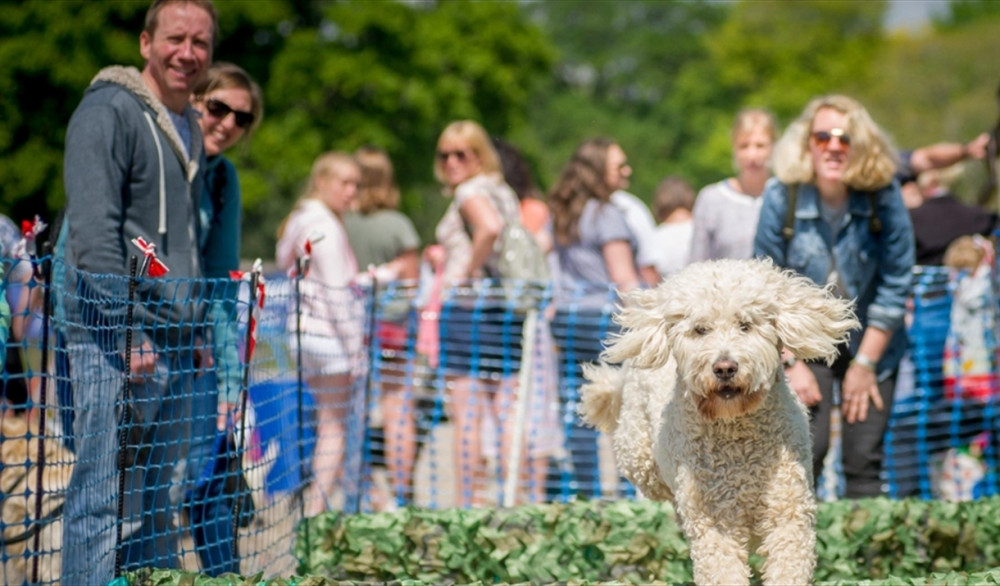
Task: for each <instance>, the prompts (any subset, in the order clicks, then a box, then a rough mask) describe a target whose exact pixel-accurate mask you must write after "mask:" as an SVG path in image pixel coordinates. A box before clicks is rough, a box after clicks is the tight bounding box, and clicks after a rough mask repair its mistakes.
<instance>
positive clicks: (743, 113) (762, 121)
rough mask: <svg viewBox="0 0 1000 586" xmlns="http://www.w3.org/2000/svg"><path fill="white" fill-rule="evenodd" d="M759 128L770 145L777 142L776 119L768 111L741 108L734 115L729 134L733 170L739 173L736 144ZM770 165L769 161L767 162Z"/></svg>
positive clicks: (778, 135) (778, 134)
mask: <svg viewBox="0 0 1000 586" xmlns="http://www.w3.org/2000/svg"><path fill="white" fill-rule="evenodd" d="M757 128H761V129H763V130H764V132H765V133H767V137H768V138H769V139H770V141H771V144H772V145H773V144H774V143H776V142H778V138H779V137H780V133H779V132H778V119H777V118H775V117H774V114H772V113H771V111H770V110H767V109H765V108H743V109H742V110H740V111H739V112H737V113H736V118H735V119H734V120H733V128H732V129H731V130H730V132H729V141H730V144H732V145H733V169H735V170H736V172H737V173H739V172H740V166H739V164H738V163H737V162H736V143H737V142H738V141H739V140H740V137H741V136H743V135H744V134H746V133H748V132H750V131H752V130H755V129H757ZM769 164H770V161H769Z"/></svg>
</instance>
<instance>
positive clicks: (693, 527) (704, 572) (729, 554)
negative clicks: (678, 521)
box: [684, 515, 750, 586]
mask: <svg viewBox="0 0 1000 586" xmlns="http://www.w3.org/2000/svg"><path fill="white" fill-rule="evenodd" d="M685 518H693V519H698V516H697V515H691V516H688V515H685ZM707 521H708V520H707V519H700V523H699V522H698V521H695V522H692V523H688V524H687V525H688V526H687V527H685V530H684V533H685V534H687V535H688V540H689V541H690V542H691V561H692V562H693V564H694V582H695V584H698V585H699V586H707V585H726V586H746V585H748V584H750V565H749V564H748V562H747V558H748V550H747V548H748V541H749V538H748V536H747V535H745V534H744V532H742V531H734V530H733V529H732V528H729V527H727V528H723V527H720V526H718V525H715V524H708V523H707Z"/></svg>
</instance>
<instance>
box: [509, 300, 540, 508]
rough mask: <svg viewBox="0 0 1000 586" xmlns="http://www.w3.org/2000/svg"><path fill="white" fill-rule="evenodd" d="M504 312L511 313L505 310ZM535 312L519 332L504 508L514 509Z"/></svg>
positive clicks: (530, 376)
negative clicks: (515, 389) (519, 368)
mask: <svg viewBox="0 0 1000 586" xmlns="http://www.w3.org/2000/svg"><path fill="white" fill-rule="evenodd" d="M507 311H511V309H510V308H509V307H508V309H507ZM537 322H538V310H537V309H535V308H531V309H529V310H528V315H527V316H526V317H525V318H524V325H523V327H522V329H521V370H520V372H518V374H517V404H516V405H515V407H514V437H513V438H512V442H513V444H512V445H511V448H510V455H509V458H510V459H509V461H508V463H507V479H506V483H505V484H504V489H503V506H505V507H513V506H514V504H515V502H516V501H517V481H518V477H519V476H520V474H521V449H522V444H523V443H524V441H523V440H524V418H525V417H526V416H527V412H528V398H529V397H530V396H531V392H532V386H533V385H532V382H533V381H534V377H533V372H532V366H533V365H534V361H535V330H536V327H537Z"/></svg>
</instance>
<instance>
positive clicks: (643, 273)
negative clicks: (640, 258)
mask: <svg viewBox="0 0 1000 586" xmlns="http://www.w3.org/2000/svg"><path fill="white" fill-rule="evenodd" d="M639 276H640V277H641V278H642V282H643V283H645V284H646V285H649V286H650V287H655V286H657V285H659V284H660V281H662V280H663V278H662V277H661V276H660V273H659V272H658V271H657V270H656V267H654V266H653V265H646V266H641V267H639Z"/></svg>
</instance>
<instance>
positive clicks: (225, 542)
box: [184, 371, 240, 576]
mask: <svg viewBox="0 0 1000 586" xmlns="http://www.w3.org/2000/svg"><path fill="white" fill-rule="evenodd" d="M217 405H218V382H217V379H216V376H215V373H214V372H211V371H210V372H207V373H205V374H203V375H201V376H199V377H198V378H196V379H195V382H194V400H193V401H192V415H193V417H192V424H191V449H190V452H189V453H188V462H187V481H188V486H189V487H190V488H189V489H188V491H187V493H186V495H185V499H184V506H185V508H186V509H187V513H188V518H189V519H190V523H191V536H192V537H193V538H194V547H195V552H197V554H198V561H199V562H200V563H201V570H202V572H203V573H204V574H206V575H209V576H218V575H220V574H225V573H234V574H238V573H239V570H240V564H239V560H238V559H236V558H234V557H233V539H234V538H235V536H234V529H233V513H232V511H233V498H232V497H231V496H229V495H226V494H224V491H223V490H222V485H223V484H224V479H223V478H212V479H211V480H210V481H208V482H204V479H202V480H203V481H202V482H201V483H199V479H200V477H202V476H203V475H204V473H205V470H206V466H208V467H211V466H212V465H213V462H214V459H215V457H216V453H215V452H216V451H217V450H216V449H215V448H216V447H217V446H216V440H217V438H218V437H219V432H218V430H217V429H216V410H217V408H218V407H217ZM209 470H211V468H209Z"/></svg>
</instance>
